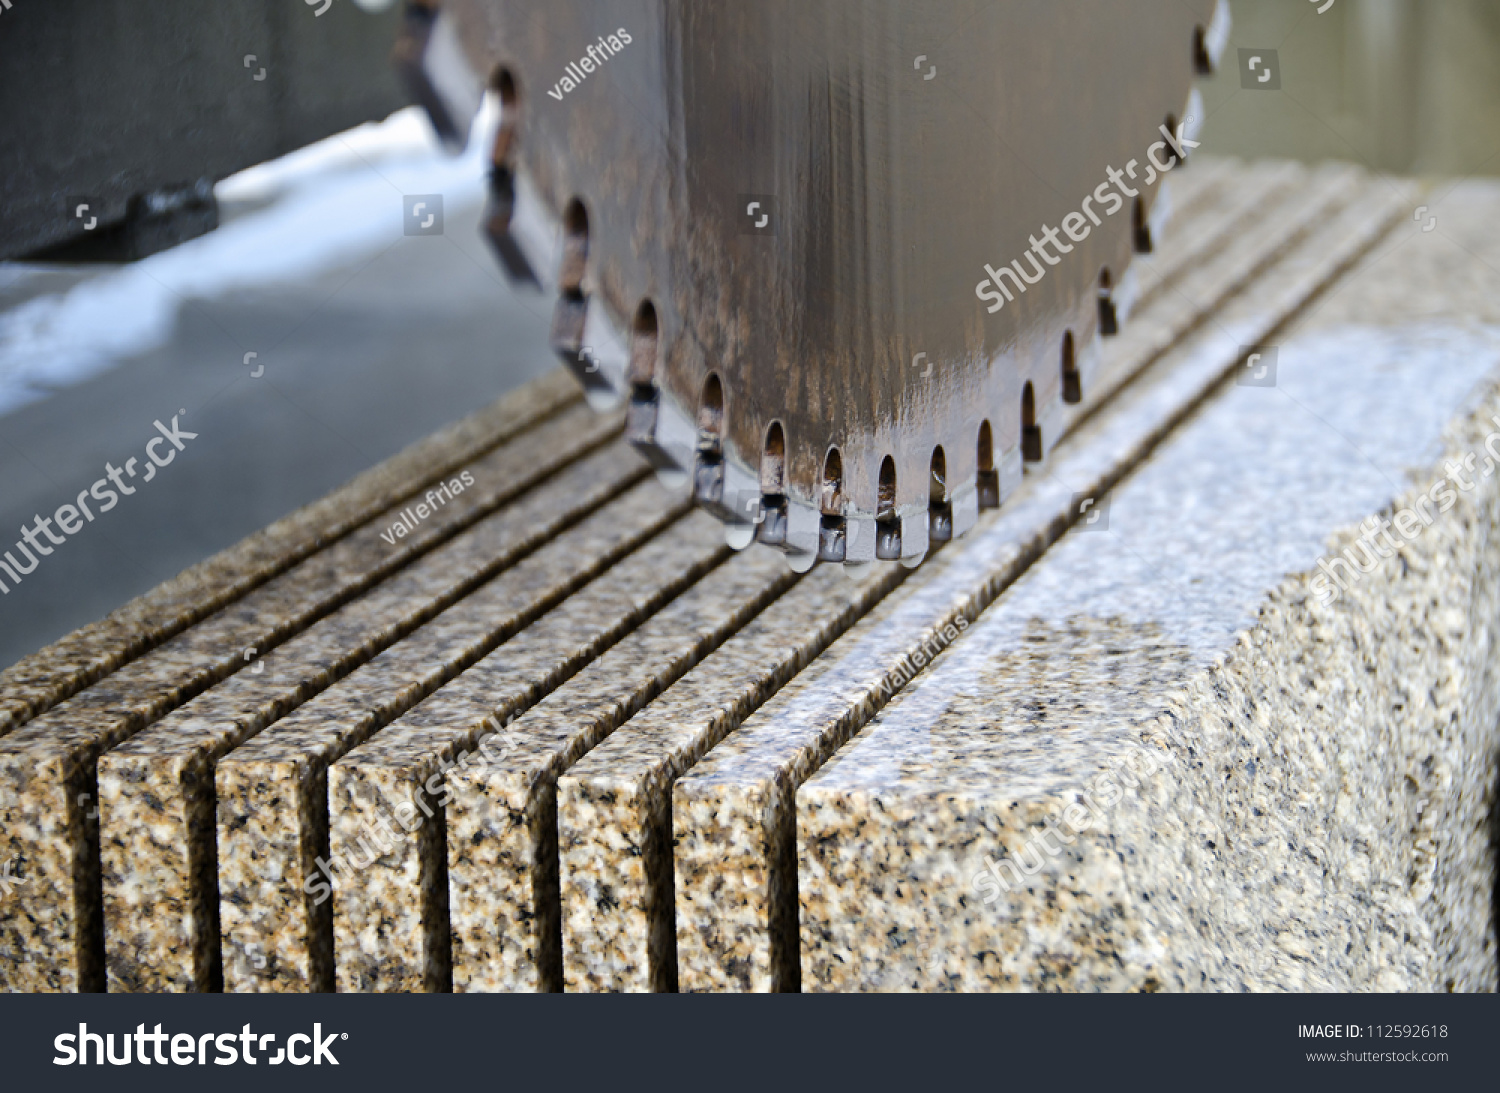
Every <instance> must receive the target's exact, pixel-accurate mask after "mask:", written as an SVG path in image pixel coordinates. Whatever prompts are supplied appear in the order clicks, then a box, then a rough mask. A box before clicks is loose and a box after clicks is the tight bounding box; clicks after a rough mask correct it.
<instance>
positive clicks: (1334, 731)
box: [796, 183, 1500, 990]
mask: <svg viewBox="0 0 1500 1093" xmlns="http://www.w3.org/2000/svg"><path fill="white" fill-rule="evenodd" d="M1437 211H1438V214H1439V216H1440V222H1441V223H1442V224H1443V228H1444V235H1443V237H1436V238H1435V237H1433V236H1430V235H1427V236H1424V235H1414V234H1413V232H1415V231H1416V230H1418V229H1415V228H1409V229H1407V230H1406V232H1404V233H1401V234H1400V235H1398V237H1397V238H1396V239H1395V240H1393V241H1392V242H1391V244H1390V245H1389V246H1388V247H1387V248H1386V249H1385V251H1384V252H1382V253H1381V254H1380V255H1378V256H1376V257H1375V258H1373V259H1372V260H1371V261H1369V262H1368V263H1367V264H1366V265H1365V266H1364V267H1363V268H1362V269H1361V270H1360V271H1359V272H1358V273H1357V274H1356V275H1355V276H1353V277H1352V278H1350V279H1349V280H1347V281H1345V282H1344V283H1343V284H1342V285H1341V286H1340V289H1339V292H1338V293H1337V294H1336V296H1335V297H1334V298H1333V299H1332V300H1330V306H1328V307H1327V308H1325V309H1323V311H1322V312H1321V313H1320V315H1319V316H1318V321H1317V322H1316V323H1314V324H1309V325H1308V326H1306V327H1304V328H1302V329H1300V330H1299V331H1298V332H1297V333H1296V334H1295V335H1293V336H1291V337H1288V338H1286V339H1285V340H1284V341H1282V342H1281V344H1280V346H1279V360H1278V372H1277V376H1276V385H1275V387H1267V388H1256V387H1246V386H1232V387H1228V388H1227V389H1225V390H1224V391H1223V392H1222V393H1221V394H1220V395H1219V396H1218V397H1217V398H1215V399H1214V400H1213V402H1211V403H1210V404H1209V405H1208V406H1206V407H1205V408H1204V409H1203V411H1202V412H1201V413H1200V415H1199V416H1197V417H1196V419H1195V420H1193V421H1192V422H1191V423H1190V424H1188V425H1187V426H1186V427H1184V428H1183V429H1182V430H1180V431H1179V432H1178V433H1177V434H1175V435H1174V436H1173V437H1172V438H1171V440H1170V441H1168V443H1166V444H1165V445H1163V446H1162V448H1161V449H1160V450H1159V451H1158V452H1157V453H1156V454H1155V455H1154V456H1153V458H1152V459H1151V460H1150V461H1149V462H1148V463H1146V464H1145V465H1144V466H1143V467H1142V468H1141V469H1140V470H1139V471H1137V472H1136V473H1135V474H1134V475H1133V476H1132V477H1131V478H1130V479H1129V480H1128V481H1127V482H1125V483H1124V484H1123V485H1121V486H1120V487H1119V488H1117V489H1116V490H1115V491H1114V493H1113V494H1112V496H1111V499H1110V507H1109V513H1108V519H1109V526H1108V528H1107V529H1096V530H1090V529H1085V528H1084V527H1083V526H1081V525H1080V526H1078V527H1075V529H1074V530H1073V531H1072V532H1071V533H1070V534H1069V535H1068V536H1067V538H1066V539H1064V541H1063V542H1062V543H1060V544H1059V545H1058V546H1057V547H1055V548H1054V549H1053V550H1052V551H1050V552H1048V554H1047V555H1046V556H1045V557H1044V558H1043V559H1042V560H1041V561H1040V562H1039V563H1038V564H1037V565H1036V566H1035V567H1034V568H1033V569H1032V570H1031V571H1030V572H1028V573H1027V574H1026V576H1025V577H1024V578H1023V579H1022V580H1020V581H1018V582H1017V583H1016V585H1015V586H1014V587H1013V588H1012V589H1011V590H1010V591H1009V592H1008V593H1007V594H1006V595H1005V596H1004V597H1003V598H1002V599H1001V600H1000V601H999V602H998V603H997V604H995V605H994V606H993V607H992V608H991V609H990V611H989V612H987V613H986V615H985V616H984V617H983V619H982V620H981V621H980V622H979V624H978V625H976V626H975V627H974V628H973V629H972V630H971V631H970V633H969V634H968V635H967V636H966V637H965V638H964V639H963V640H962V641H960V642H959V643H957V644H956V645H955V646H954V647H953V648H952V649H951V650H949V652H948V653H947V654H946V655H945V656H944V657H942V658H940V659H939V661H938V663H937V664H936V666H935V667H934V669H933V671H932V672H931V674H930V675H929V676H928V677H926V678H924V679H922V680H921V681H919V682H918V683H917V684H916V685H915V686H914V687H912V688H911V689H910V690H909V691H908V692H907V693H906V694H904V695H903V696H902V698H901V699H900V700H899V701H898V702H896V703H894V704H893V705H892V706H891V707H889V708H888V709H887V710H886V711H885V712H883V713H882V714H881V715H880V716H879V717H877V718H876V719H875V720H874V721H873V722H872V723H871V724H870V725H869V726H868V727H867V728H866V729H865V730H864V731H863V732H862V733H861V734H860V735H859V736H858V737H857V738H856V739H855V740H854V741H853V742H852V743H851V744H850V745H849V746H847V747H846V748H845V749H843V750H842V751H841V752H840V753H839V754H838V755H837V756H836V757H835V758H834V760H833V761H832V762H830V763H829V764H828V765H827V766H826V767H825V768H824V769H823V770H822V771H821V772H819V773H818V774H817V775H816V776H815V777H813V778H812V779H811V780H809V781H808V782H807V783H806V785H804V786H803V787H802V788H801V790H800V791H799V792H798V795H797V818H796V824H797V835H798V853H799V857H800V870H799V882H798V883H799V888H800V896H801V917H802V924H801V943H802V958H801V959H802V985H803V989H817V990H850V989H860V990H870V989H889V990H910V989H919V990H955V989H956V990H982V989H1028V990H1056V989H1067V990H1086V989H1108V990H1120V989H1137V990H1160V989H1174V990H1201V989H1216V990H1247V989H1248V990H1493V989H1494V987H1495V984H1496V977H1497V962H1496V946H1495V934H1494V921H1493V906H1492V899H1493V894H1494V891H1495V860H1494V855H1495V850H1494V846H1493V843H1492V832H1491V831H1490V817H1491V816H1492V814H1493V811H1494V809H1495V807H1496V801H1495V794H1496V784H1497V771H1500V767H1497V760H1500V733H1497V715H1500V661H1497V658H1496V656H1495V650H1494V647H1493V645H1494V635H1495V632H1496V627H1497V623H1500V538H1497V537H1496V532H1497V531H1500V528H1497V524H1500V485H1497V476H1496V475H1495V474H1494V472H1495V470H1496V469H1497V459H1500V457H1497V455H1496V452H1500V386H1497V379H1500V325H1496V326H1489V327H1485V326H1481V325H1478V324H1479V323H1480V322H1481V321H1488V322H1490V323H1497V324H1500V305H1497V304H1496V303H1495V300H1496V296H1495V294H1494V292H1493V289H1494V287H1495V285H1496V284H1497V283H1500V275H1497V274H1496V273H1495V269H1496V268H1500V231H1497V230H1496V228H1495V225H1496V224H1497V223H1500V186H1495V185H1494V184H1475V183H1469V184H1465V185H1463V186H1460V187H1459V188H1458V190H1457V191H1456V192H1454V193H1453V194H1451V195H1449V196H1448V197H1447V198H1446V199H1445V201H1444V204H1443V206H1442V207H1440V208H1439V209H1438V210H1437ZM1478 286H1488V287H1487V288H1485V289H1480V288H1479V287H1478ZM1481 293H1487V295H1486V298H1484V299H1480V298H1479V297H1480V295H1481ZM1354 319H1358V320H1360V322H1361V325H1358V326H1355V325H1350V321H1351V320H1354ZM1372 323H1374V324H1382V325H1374V326H1372V325H1370V324H1372ZM1487 443H1488V445H1489V447H1488V449H1487V447H1486V445H1487ZM1445 477H1446V478H1448V479H1449V481H1446V482H1445V481H1443V480H1444V479H1445ZM1434 483H1441V486H1439V487H1438V488H1437V489H1434V487H1433V484H1434ZM1466 486H1467V488H1466ZM1419 498H1425V499H1419ZM1444 504H1447V505H1449V506H1450V509H1449V511H1446V512H1444V511H1442V506H1443V505H1444ZM1405 510H1410V511H1409V512H1407V514H1406V516H1405V517H1404V518H1403V517H1402V516H1401V515H1400V514H1401V513H1402V512H1403V511H1405ZM1424 512H1425V514H1426V515H1425V516H1424V515H1423V513H1424ZM1375 515H1379V516H1383V517H1384V518H1385V519H1386V520H1387V521H1393V522H1394V524H1395V529H1394V530H1392V529H1390V528H1389V527H1386V528H1381V527H1380V526H1378V525H1374V524H1371V525H1366V528H1373V529H1374V530H1373V531H1365V532H1362V530H1361V527H1360V526H1359V524H1358V521H1360V520H1362V519H1364V518H1366V517H1370V516H1375ZM1226 527H1229V528H1234V529H1236V532H1235V534H1234V535H1233V536H1228V535H1225V534H1224V529H1225V528H1226ZM1339 528H1342V529H1343V530H1339V531H1336V532H1335V531H1334V529H1339ZM1362 534H1363V536H1364V538H1365V545H1363V546H1362V545H1360V541H1361V537H1362ZM1382 536H1384V537H1382ZM1345 551H1348V553H1347V554H1344V556H1343V560H1342V563H1341V565H1335V564H1334V563H1332V562H1330V563H1329V565H1328V567H1327V568H1323V567H1320V566H1318V564H1317V563H1318V561H1319V558H1320V556H1322V557H1323V558H1324V559H1325V560H1326V559H1329V558H1333V557H1336V556H1338V555H1340V554H1342V553H1343V552H1345ZM1350 559H1352V560H1353V563H1357V567H1358V570H1359V572H1356V569H1355V565H1354V564H1349V562H1350ZM1329 573H1337V574H1338V575H1339V576H1340V578H1341V579H1344V580H1345V584H1346V585H1347V587H1345V588H1344V589H1343V591H1341V592H1340V593H1339V595H1338V596H1337V598H1336V599H1334V600H1332V602H1327V596H1328V593H1330V592H1332V591H1334V586H1333V585H1332V584H1329V583H1327V582H1328V581H1329V580H1330V577H1329V576H1328V574H1329ZM1288 574H1290V575H1288Z"/></svg>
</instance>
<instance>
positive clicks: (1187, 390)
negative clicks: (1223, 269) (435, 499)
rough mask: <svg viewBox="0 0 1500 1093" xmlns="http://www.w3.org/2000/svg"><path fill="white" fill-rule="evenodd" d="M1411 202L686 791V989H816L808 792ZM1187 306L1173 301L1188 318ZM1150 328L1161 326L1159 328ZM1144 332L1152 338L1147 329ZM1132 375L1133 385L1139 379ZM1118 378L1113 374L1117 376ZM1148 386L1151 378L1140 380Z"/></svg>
mask: <svg viewBox="0 0 1500 1093" xmlns="http://www.w3.org/2000/svg"><path fill="white" fill-rule="evenodd" d="M1405 196H1406V195H1405V194H1404V193H1403V192H1402V191H1401V190H1399V189H1398V188H1395V187H1387V186H1385V185H1374V186H1371V185H1369V184H1360V185H1357V186H1355V187H1354V188H1353V189H1352V190H1350V191H1347V193H1346V198H1345V200H1346V201H1347V204H1345V205H1344V206H1343V207H1342V208H1338V207H1335V208H1333V209H1331V210H1328V211H1326V212H1325V215H1323V216H1321V217H1319V218H1318V220H1317V223H1315V224H1313V225H1309V226H1308V230H1307V231H1306V232H1304V234H1303V235H1302V236H1300V237H1297V238H1295V239H1294V240H1293V241H1292V242H1293V243H1294V244H1295V245H1294V246H1292V247H1291V248H1290V249H1289V250H1288V251H1286V252H1285V253H1283V254H1281V255H1280V256H1279V257H1278V258H1277V259H1276V260H1275V262H1274V263H1273V264H1272V265H1271V266H1270V267H1269V269H1267V267H1266V264H1265V262H1264V261H1263V260H1260V259H1255V260H1250V261H1248V262H1247V264H1248V265H1252V266H1255V267H1258V268H1260V269H1261V270H1262V273H1261V275H1260V276H1259V277H1258V278H1257V279H1255V280H1254V281H1252V282H1251V283H1250V284H1249V285H1248V286H1247V290H1246V291H1243V292H1241V293H1239V294H1238V295H1235V296H1233V297H1232V298H1231V299H1230V300H1229V301H1228V303H1226V304H1223V305H1222V306H1220V307H1218V308H1217V309H1216V318H1215V321H1214V323H1213V324H1211V325H1207V326H1200V327H1199V328H1198V329H1197V330H1196V332H1195V333H1194V334H1193V336H1192V337H1190V338H1188V339H1187V340H1186V341H1184V342H1182V343H1180V344H1178V345H1177V346H1176V347H1175V348H1173V349H1172V350H1171V351H1170V352H1168V353H1166V354H1165V355H1159V356H1158V355H1156V354H1155V351H1154V350H1152V349H1150V348H1149V346H1150V344H1151V341H1152V338H1151V336H1150V335H1149V333H1148V335H1147V336H1146V337H1145V338H1144V339H1143V344H1142V345H1140V346H1136V347H1134V348H1132V347H1131V346H1130V344H1129V343H1128V342H1127V341H1126V340H1125V339H1124V338H1123V337H1121V338H1119V339H1116V342H1115V345H1114V346H1112V347H1111V351H1112V352H1117V353H1120V352H1126V351H1129V352H1132V353H1142V352H1144V353H1150V354H1152V355H1153V363H1152V364H1151V365H1150V367H1149V369H1148V370H1147V371H1146V372H1145V373H1144V374H1143V375H1140V376H1139V378H1138V379H1137V380H1136V382H1134V383H1132V384H1130V385H1129V386H1127V387H1125V388H1124V389H1123V390H1122V391H1120V392H1119V393H1118V394H1117V395H1116V396H1115V397H1114V398H1113V399H1112V400H1111V401H1110V402H1109V403H1108V404H1106V405H1105V406H1103V407H1102V408H1100V409H1098V410H1094V411H1093V412H1091V413H1090V412H1088V411H1087V410H1086V411H1085V413H1084V415H1082V418H1081V425H1080V426H1079V427H1078V430H1077V433H1076V434H1075V435H1073V436H1071V437H1070V438H1069V439H1068V440H1067V441H1066V442H1065V443H1063V444H1061V445H1059V447H1058V448H1057V449H1056V451H1055V453H1054V455H1053V458H1052V459H1051V460H1050V461H1049V464H1048V465H1047V466H1046V467H1045V468H1044V474H1042V475H1029V476H1028V480H1027V483H1026V485H1025V486H1024V487H1023V489H1022V490H1021V492H1020V493H1018V494H1017V496H1016V497H1015V498H1013V499H1012V500H1011V501H1010V502H1008V505H1007V507H1004V508H1002V509H1001V510H999V511H998V512H996V513H994V514H992V515H990V516H989V517H987V518H986V519H985V520H982V521H981V523H980V525H979V526H978V527H976V528H975V529H974V531H973V532H971V533H970V536H969V537H968V539H967V540H966V541H965V542H964V543H962V544H960V549H958V550H953V551H945V552H943V553H942V554H940V555H939V556H938V557H937V558H936V559H935V560H934V561H932V562H929V563H928V564H927V565H926V566H924V567H923V569H922V571H919V573H918V574H917V576H916V578H914V579H913V580H911V581H909V582H908V583H907V585H906V586H905V587H903V588H902V589H901V590H900V592H899V593H897V594H896V595H894V596H892V597H890V598H889V599H887V600H886V601H885V602H883V603H882V604H881V605H880V607H878V608H877V609H876V610H875V611H874V612H873V613H872V614H871V616H869V617H867V618H866V619H865V620H863V621H862V622H861V623H860V624H859V625H858V626H856V627H855V628H854V629H853V630H852V631H850V633H848V634H846V635H845V636H844V637H843V638H841V639H839V641H837V642H835V643H834V644H833V646H831V647H830V649H829V650H828V652H826V653H825V654H824V655H823V656H822V657H820V658H819V659H818V660H817V661H815V662H814V663H813V664H812V665H811V666H810V667H809V669H808V670H807V671H805V672H803V673H802V674H801V675H799V676H798V677H797V679H795V680H794V681H793V682H792V683H791V684H790V685H788V686H787V687H786V688H785V689H783V691H782V692H780V693H779V694H778V695H777V696H776V697H775V698H774V699H772V700H771V701H770V702H769V703H767V704H766V706H764V707H762V709H761V710H760V711H758V712H757V713H756V714H755V715H754V716H753V717H751V718H750V719H748V720H747V721H746V722H745V724H744V725H743V726H742V727H741V728H740V730H739V731H738V732H736V733H734V734H733V735H732V736H730V737H729V738H728V739H727V740H726V741H724V742H723V743H722V744H720V745H719V746H718V747H717V748H715V749H714V750H713V751H711V752H710V753H709V755H708V756H707V757H706V758H705V759H704V760H703V761H702V762H700V763H699V764H698V766H697V767H695V768H694V769H693V770H691V771H689V772H688V774H687V775H686V776H684V777H683V778H682V779H680V780H679V781H678V783H677V785H676V787H675V789H674V795H673V825H674V834H675V836H676V851H675V861H676V898H677V931H678V932H677V948H678V975H679V986H680V988H681V989H683V990H794V989H797V987H798V985H799V975H800V964H799V960H798V951H797V950H798V943H797V910H796V867H795V856H796V840H795V812H794V794H795V792H796V790H797V788H798V786H800V785H801V784H802V783H803V782H804V781H805V780H806V779H807V778H809V777H810V776H811V775H812V774H813V773H814V772H816V771H817V769H818V768H819V767H820V766H821V765H822V764H823V763H824V762H826V761H827V759H828V758H829V757H830V756H831V755H832V754H833V753H834V751H836V750H837V749H838V747H839V746H841V745H842V744H843V743H844V742H845V741H846V740H848V739H849V737H850V736H851V735H852V734H853V733H854V732H856V731H858V729H859V728H860V727H861V726H862V725H864V724H865V723H866V722H867V721H868V720H869V718H870V717H871V716H873V715H874V714H875V713H876V712H877V711H878V710H879V709H880V708H882V707H883V706H884V705H885V703H886V702H887V701H889V699H890V698H891V696H892V695H894V694H895V693H897V692H898V691H899V690H900V689H901V688H902V687H903V686H904V685H905V684H906V682H907V681H908V680H909V679H910V678H911V677H912V676H914V675H916V674H917V673H918V672H919V671H920V670H921V668H922V667H924V666H925V664H926V663H927V662H928V661H929V660H930V659H931V658H932V656H933V655H934V654H935V653H937V652H939V651H940V650H941V649H943V648H945V647H946V646H947V645H948V644H950V643H951V641H952V640H953V639H954V638H955V637H956V636H957V629H958V624H959V622H960V620H964V621H965V622H967V621H969V620H972V619H974V618H976V617H977V616H978V613H979V611H981V610H982V609H983V608H984V607H985V606H986V605H987V604H989V603H990V602H991V601H992V600H993V599H994V597H995V596H996V595H998V594H999V592H1000V591H1001V590H1002V589H1003V588H1004V587H1006V586H1007V585H1008V584H1009V583H1010V582H1012V581H1013V580H1015V579H1016V577H1018V576H1019V574H1020V573H1021V572H1023V571H1024V570H1025V569H1026V567H1027V566H1029V565H1030V564H1031V563H1032V562H1033V561H1034V560H1035V559H1036V558H1038V557H1041V556H1042V555H1043V552H1044V551H1045V550H1046V548H1047V547H1048V546H1049V545H1050V544H1051V543H1052V542H1053V541H1055V538H1056V536H1057V535H1058V534H1060V533H1061V531H1062V530H1063V529H1064V528H1066V527H1067V525H1068V524H1069V523H1070V522H1071V521H1072V520H1073V519H1074V518H1075V517H1076V515H1077V513H1076V512H1075V511H1074V509H1075V506H1076V504H1077V500H1076V498H1077V496H1078V495H1085V496H1088V497H1094V498H1098V497H1102V496H1104V495H1105V494H1106V493H1107V491H1108V490H1109V489H1110V488H1111V487H1112V486H1113V485H1114V484H1115V483H1116V482H1117V481H1118V480H1119V478H1120V477H1121V476H1122V475H1123V474H1125V473H1126V472H1128V470H1129V469H1130V468H1132V467H1133V466H1135V465H1137V464H1138V463H1140V462H1141V461H1142V460H1143V459H1144V458H1145V457H1146V456H1147V455H1148V454H1149V453H1150V452H1151V450H1152V449H1153V448H1154V447H1155V446H1156V445H1157V444H1159V443H1160V442H1161V441H1162V439H1163V438H1165V437H1166V436H1168V435H1169V434H1170V432H1171V431H1172V429H1173V428H1174V427H1175V426H1176V425H1178V424H1179V423H1180V422H1181V421H1182V420H1183V419H1184V417H1185V416H1186V415H1188V414H1189V413H1190V412H1191V411H1192V410H1193V409H1194V408H1195V407H1196V406H1197V405H1198V404H1200V403H1201V401H1202V400H1203V398H1204V397H1205V396H1206V395H1207V393H1208V392H1209V391H1210V390H1212V388H1213V387H1214V385H1215V384H1216V383H1217V382H1218V381H1219V380H1221V379H1222V378H1223V376H1224V375H1225V374H1226V372H1228V371H1229V370H1230V369H1232V368H1233V367H1234V366H1235V365H1236V363H1237V362H1238V361H1239V360H1240V359H1241V357H1242V355H1243V354H1242V348H1241V347H1242V346H1245V345H1254V344H1257V343H1260V342H1263V341H1266V340H1267V339H1268V338H1271V337H1273V336H1274V332H1275V331H1276V330H1277V329H1278V328H1279V327H1281V326H1282V325H1283V324H1284V323H1285V322H1286V321H1287V320H1288V318H1289V317H1290V316H1292V315H1295V314H1296V313H1297V312H1298V311H1299V310H1300V308H1301V307H1302V306H1303V304H1304V303H1305V301H1306V300H1307V299H1309V298H1310V297H1314V296H1315V295H1316V294H1317V293H1318V292H1319V291H1320V290H1321V289H1322V288H1323V287H1324V286H1325V285H1327V284H1328V283H1329V282H1330V281H1331V280H1333V279H1334V278H1335V277H1337V275H1338V274H1339V273H1340V272H1341V271H1342V270H1343V268H1344V267H1345V266H1346V265H1347V264H1348V263H1349V262H1352V261H1353V260H1354V259H1355V258H1357V257H1358V256H1359V255H1361V254H1363V253H1365V252H1367V251H1368V250H1369V249H1370V248H1371V247H1372V246H1373V245H1374V244H1375V243H1376V242H1377V241H1378V239H1379V238H1380V237H1381V236H1382V235H1383V234H1384V233H1385V232H1386V231H1388V230H1389V228H1390V226H1391V224H1392V223H1393V222H1394V220H1395V218H1396V217H1398V216H1400V215H1402V212H1403V199H1404V198H1405ZM1174 296H1175V294H1167V295H1164V296H1163V297H1162V299H1161V300H1160V301H1159V304H1160V305H1161V306H1165V305H1167V304H1169V303H1170V301H1171V300H1172V299H1173V297H1174ZM1143 318H1144V317H1143ZM1142 325H1146V324H1145V323H1144V322H1143V323H1142ZM1133 367H1134V366H1133V364H1132V363H1131V362H1130V361H1129V359H1128V358H1127V360H1125V361H1121V362H1117V363H1116V364H1115V366H1114V369H1115V372H1116V374H1118V373H1119V372H1121V371H1131V370H1132V368H1133ZM1109 370H1110V369H1109V368H1108V367H1107V368H1106V372H1108V371H1109ZM1135 370H1136V371H1139V369H1135Z"/></svg>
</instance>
